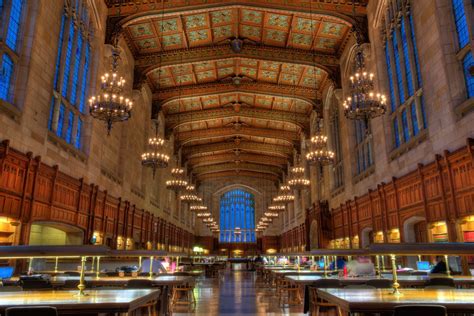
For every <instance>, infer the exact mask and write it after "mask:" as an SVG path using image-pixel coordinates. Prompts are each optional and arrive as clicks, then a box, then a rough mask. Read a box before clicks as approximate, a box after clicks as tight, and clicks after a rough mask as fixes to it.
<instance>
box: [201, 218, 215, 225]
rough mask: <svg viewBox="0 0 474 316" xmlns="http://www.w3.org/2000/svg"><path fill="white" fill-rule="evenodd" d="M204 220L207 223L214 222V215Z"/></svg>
mask: <svg viewBox="0 0 474 316" xmlns="http://www.w3.org/2000/svg"><path fill="white" fill-rule="evenodd" d="M202 222H203V223H205V224H212V223H213V222H214V219H213V218H212V217H208V218H204V219H203V220H202Z"/></svg>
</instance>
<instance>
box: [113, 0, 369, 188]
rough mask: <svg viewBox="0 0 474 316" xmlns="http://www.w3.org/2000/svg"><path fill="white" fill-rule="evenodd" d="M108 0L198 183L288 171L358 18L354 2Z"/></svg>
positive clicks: (139, 80)
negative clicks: (353, 12) (310, 118)
mask: <svg viewBox="0 0 474 316" xmlns="http://www.w3.org/2000/svg"><path fill="white" fill-rule="evenodd" d="M366 2H367V1H365V0H359V1H356V2H355V10H356V14H357V16H358V17H361V16H362V17H363V16H364V15H365V7H366ZM106 3H107V4H108V6H109V19H108V24H107V28H108V33H109V35H110V32H111V30H112V29H114V26H117V25H119V26H121V28H122V30H123V31H122V34H123V36H124V38H125V40H126V42H127V44H128V46H129V48H130V50H131V52H132V54H133V56H134V58H135V76H134V80H135V85H141V84H144V83H147V84H148V85H149V86H150V87H151V89H152V92H153V99H154V106H157V107H159V108H160V109H161V110H162V112H163V114H164V116H165V122H166V136H167V137H170V136H171V135H173V136H174V137H173V139H174V141H175V145H176V148H179V149H181V150H180V151H179V152H180V153H181V155H182V162H183V163H184V164H186V165H187V166H188V171H189V172H191V173H192V174H193V176H194V177H195V178H196V179H197V180H198V181H214V180H215V179H221V178H228V179H232V178H233V177H235V178H236V179H237V178H239V179H241V178H245V177H248V178H261V179H269V180H272V181H278V180H279V179H281V178H282V174H283V173H285V172H286V170H287V164H288V163H289V162H291V161H292V157H293V153H294V151H295V149H298V148H299V144H300V141H301V139H302V138H303V137H308V136H309V135H308V134H309V117H310V115H311V112H312V111H313V110H318V109H319V106H320V104H321V95H322V91H323V90H324V88H325V87H326V86H327V85H328V84H330V83H332V82H335V83H336V84H337V81H338V78H339V58H340V56H341V53H342V52H343V50H344V49H345V47H346V44H347V41H348V39H349V37H350V36H351V27H352V25H353V23H354V20H353V19H352V8H353V7H352V1H346V0H302V1H288V0H273V1H267V0H260V1H250V0H243V1H217V0H173V1H171V0H163V1H161V0H130V1H125V0H122V1H121V2H119V1H117V0H106ZM119 3H121V5H119ZM237 38H238V39H239V43H238V44H242V45H241V46H240V45H237V46H236V43H237V41H236V39H237ZM240 41H241V42H240Z"/></svg>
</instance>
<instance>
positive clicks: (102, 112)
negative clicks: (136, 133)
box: [89, 32, 133, 135]
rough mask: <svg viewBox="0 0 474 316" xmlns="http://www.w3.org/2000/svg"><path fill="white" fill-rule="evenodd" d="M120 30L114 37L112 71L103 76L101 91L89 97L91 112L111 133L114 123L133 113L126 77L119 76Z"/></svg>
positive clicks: (125, 119)
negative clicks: (126, 88) (125, 90)
mask: <svg viewBox="0 0 474 316" xmlns="http://www.w3.org/2000/svg"><path fill="white" fill-rule="evenodd" d="M119 34H120V33H119V32H116V34H115V35H114V37H113V48H112V65H111V69H110V72H106V73H104V75H102V76H101V83H100V91H99V93H98V94H97V95H95V96H92V97H91V98H90V99H89V113H90V115H91V116H92V117H93V118H95V119H98V120H101V121H104V122H105V123H106V125H107V135H110V130H111V129H112V124H113V123H115V122H123V121H127V120H128V119H129V118H130V117H131V114H132V106H133V102H132V100H131V99H129V98H128V97H127V96H126V94H125V93H124V89H125V79H123V77H121V76H119V74H118V67H119V61H120V48H119V47H118V39H119Z"/></svg>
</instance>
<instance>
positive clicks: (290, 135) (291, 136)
mask: <svg viewBox="0 0 474 316" xmlns="http://www.w3.org/2000/svg"><path fill="white" fill-rule="evenodd" d="M232 136H244V137H245V136H256V137H263V138H272V139H279V140H284V141H286V142H288V143H289V144H293V141H295V140H298V139H300V137H299V133H295V132H289V131H285V132H284V133H282V131H281V130H276V129H269V128H255V127H246V126H241V127H239V128H235V127H222V128H212V129H201V130H193V131H189V132H175V140H176V141H178V142H179V143H180V144H181V145H186V144H188V143H191V142H193V141H198V140H199V141H201V140H205V139H213V138H219V137H227V138H228V137H232Z"/></svg>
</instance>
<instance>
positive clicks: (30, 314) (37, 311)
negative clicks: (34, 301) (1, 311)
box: [5, 306, 58, 316]
mask: <svg viewBox="0 0 474 316" xmlns="http://www.w3.org/2000/svg"><path fill="white" fill-rule="evenodd" d="M57 315H58V311H57V310H56V307H52V306H28V307H23V306H22V307H8V308H7V309H5V316H57Z"/></svg>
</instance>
